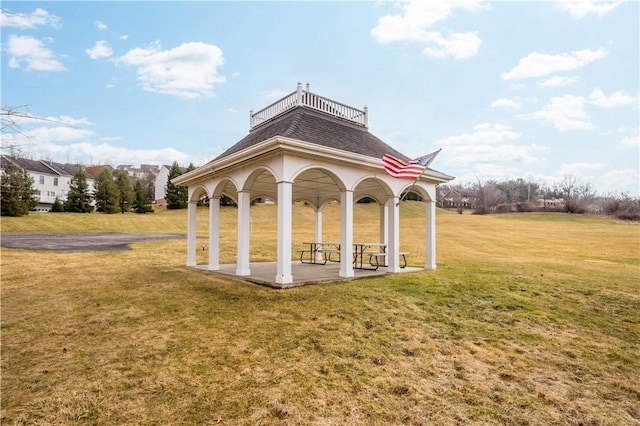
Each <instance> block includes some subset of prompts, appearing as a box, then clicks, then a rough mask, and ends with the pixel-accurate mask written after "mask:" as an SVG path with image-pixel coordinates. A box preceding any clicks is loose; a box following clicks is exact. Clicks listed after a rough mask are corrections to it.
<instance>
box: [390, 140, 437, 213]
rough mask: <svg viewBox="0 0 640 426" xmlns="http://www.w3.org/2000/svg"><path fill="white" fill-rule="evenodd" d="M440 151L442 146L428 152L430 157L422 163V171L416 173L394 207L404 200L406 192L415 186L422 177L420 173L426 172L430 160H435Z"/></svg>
mask: <svg viewBox="0 0 640 426" xmlns="http://www.w3.org/2000/svg"><path fill="white" fill-rule="evenodd" d="M440 151H442V148H440V149H439V150H437V151H434V152H432V153H431V154H429V155H428V157H430V158H429V160H428V161H427V162H426V163H425V165H424V170H423V171H422V173H420V174H419V175H418V177H417V178H416V180H414V181H413V183H412V184H411V186H410V187H409V189H407V190H406V191H405V193H404V194H403V195H402V197H401V198H400V200H399V201H398V202H397V203H396V207H397V206H399V205H400V203H401V202H402V201H404V199H405V198H406V197H407V194H408V193H409V192H411V190H412V189H413V187H414V186H416V183H418V181H419V180H420V178H421V177H422V175H423V174H424V172H426V171H427V168H428V167H429V164H431V162H432V161H433V160H435V158H436V157H437V156H438V154H440Z"/></svg>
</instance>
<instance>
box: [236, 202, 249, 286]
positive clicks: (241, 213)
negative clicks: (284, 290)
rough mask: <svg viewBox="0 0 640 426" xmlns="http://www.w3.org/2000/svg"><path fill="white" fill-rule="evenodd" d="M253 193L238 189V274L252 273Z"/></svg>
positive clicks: (246, 274)
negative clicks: (250, 242) (250, 247)
mask: <svg viewBox="0 0 640 426" xmlns="http://www.w3.org/2000/svg"><path fill="white" fill-rule="evenodd" d="M250 197H251V194H250V193H249V191H238V258H237V263H236V275H238V276H248V275H251V268H250V266H249V237H250V230H251V224H250V219H251V199H250Z"/></svg>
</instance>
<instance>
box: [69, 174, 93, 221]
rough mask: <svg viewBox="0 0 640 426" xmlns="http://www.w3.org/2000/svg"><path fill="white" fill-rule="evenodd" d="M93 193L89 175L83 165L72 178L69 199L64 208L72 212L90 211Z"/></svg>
mask: <svg viewBox="0 0 640 426" xmlns="http://www.w3.org/2000/svg"><path fill="white" fill-rule="evenodd" d="M90 203H91V194H89V184H88V183H87V175H86V174H85V171H84V169H83V168H82V167H78V171H77V172H76V174H75V175H73V177H72V178H71V182H70V183H69V193H68V194H67V201H65V203H64V210H65V211H68V212H72V213H89V212H90V211H91V205H90Z"/></svg>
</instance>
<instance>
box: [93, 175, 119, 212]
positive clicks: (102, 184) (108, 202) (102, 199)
mask: <svg viewBox="0 0 640 426" xmlns="http://www.w3.org/2000/svg"><path fill="white" fill-rule="evenodd" d="M94 186H95V190H94V192H93V198H94V199H95V200H96V210H97V211H99V212H102V213H107V214H111V213H116V212H118V210H119V206H118V200H119V193H118V186H117V185H116V183H115V182H114V181H113V175H112V174H111V172H110V171H109V170H107V169H102V171H101V172H100V174H99V175H98V177H97V178H96V180H95V182H94Z"/></svg>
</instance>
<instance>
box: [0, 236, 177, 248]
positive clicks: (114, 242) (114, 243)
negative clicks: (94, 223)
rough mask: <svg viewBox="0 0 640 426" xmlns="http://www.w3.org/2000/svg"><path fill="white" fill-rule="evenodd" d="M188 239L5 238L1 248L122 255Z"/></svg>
mask: <svg viewBox="0 0 640 426" xmlns="http://www.w3.org/2000/svg"><path fill="white" fill-rule="evenodd" d="M180 238H185V236H184V235H176V234H144V235H143V234H120V233H115V232H99V233H90V234H88V233H70V234H23V233H20V234H2V239H0V245H1V246H2V247H7V248H17V249H25V250H47V251H121V250H130V249H131V247H130V244H133V243H141V242H146V241H158V240H176V239H180Z"/></svg>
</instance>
